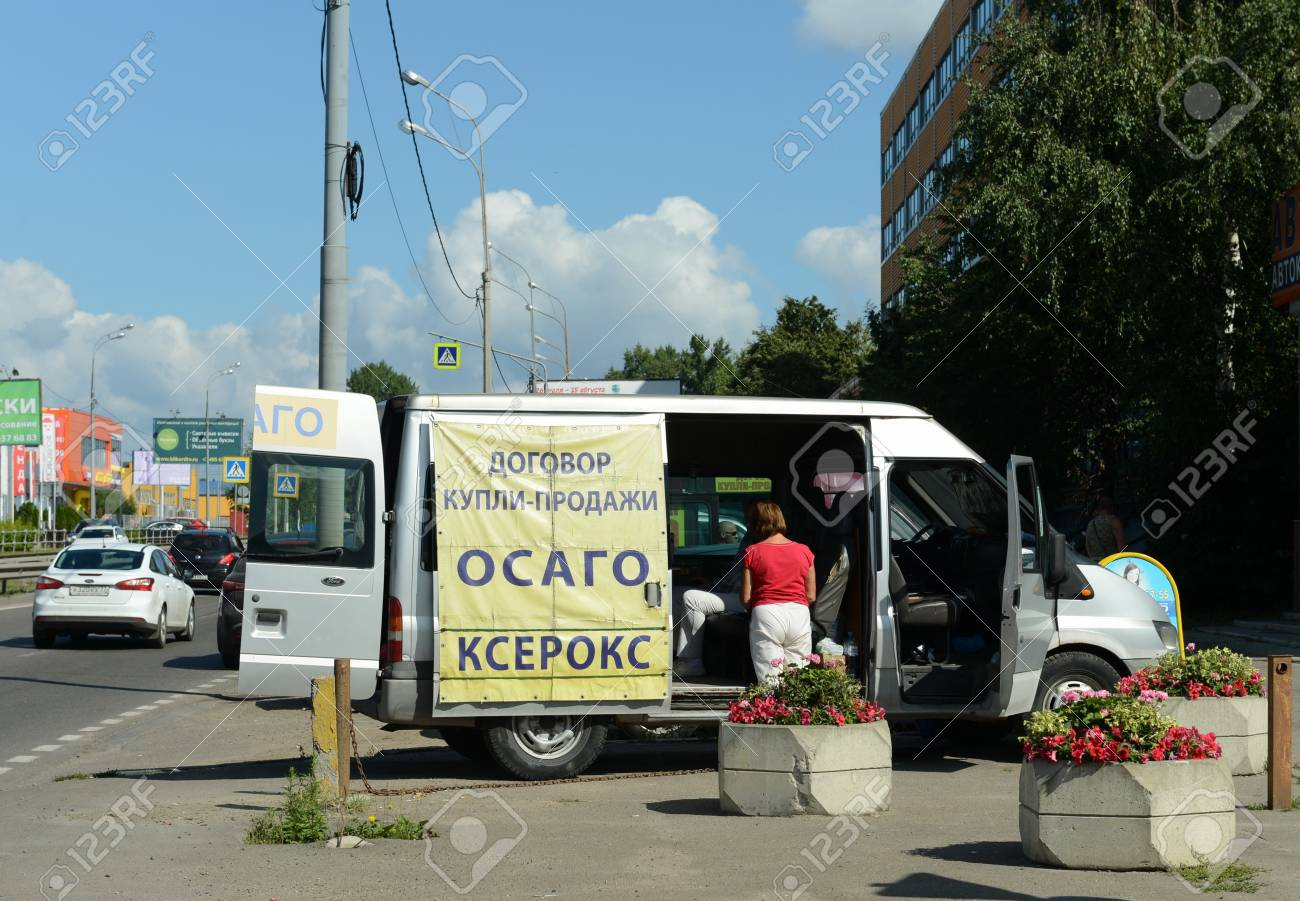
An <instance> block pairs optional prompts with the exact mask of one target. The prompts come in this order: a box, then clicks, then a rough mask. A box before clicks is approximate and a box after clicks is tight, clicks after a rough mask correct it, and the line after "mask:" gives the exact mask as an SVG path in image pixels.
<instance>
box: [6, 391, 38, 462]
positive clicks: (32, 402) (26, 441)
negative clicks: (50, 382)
mask: <svg viewBox="0 0 1300 901" xmlns="http://www.w3.org/2000/svg"><path fill="white" fill-rule="evenodd" d="M40 443H41V380H40V379H4V380H3V381H0V444H18V445H23V446H25V447H39V446H40Z"/></svg>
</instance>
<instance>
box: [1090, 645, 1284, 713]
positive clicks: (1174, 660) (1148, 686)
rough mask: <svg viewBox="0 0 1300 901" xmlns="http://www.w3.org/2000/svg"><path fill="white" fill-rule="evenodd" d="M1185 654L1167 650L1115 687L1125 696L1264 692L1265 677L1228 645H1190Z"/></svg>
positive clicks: (1193, 696)
mask: <svg viewBox="0 0 1300 901" xmlns="http://www.w3.org/2000/svg"><path fill="white" fill-rule="evenodd" d="M1187 650H1188V651H1189V652H1190V653H1188V654H1187V656H1186V657H1183V655H1181V654H1179V653H1177V652H1172V651H1171V652H1170V653H1168V654H1166V655H1164V656H1163V657H1161V658H1160V659H1159V660H1157V661H1156V662H1155V663H1153V664H1151V665H1150V666H1147V667H1143V668H1142V669H1140V670H1138V671H1137V672H1136V673H1134V674H1133V675H1131V676H1125V677H1124V678H1123V679H1120V680H1119V685H1117V686H1116V690H1117V691H1119V692H1121V693H1123V694H1127V695H1138V694H1140V693H1141V692H1143V691H1164V692H1168V693H1169V695H1170V696H1171V697H1177V698H1190V699H1192V700H1197V699H1199V698H1241V697H1246V696H1248V695H1262V694H1264V677H1263V676H1262V675H1260V673H1259V671H1258V670H1256V669H1255V667H1254V666H1252V665H1251V662H1250V658H1248V657H1245V656H1243V655H1241V654H1238V653H1236V652H1235V651H1231V650H1229V649H1228V648H1207V649H1206V650H1204V651H1197V650H1196V645H1194V644H1189V645H1188V646H1187Z"/></svg>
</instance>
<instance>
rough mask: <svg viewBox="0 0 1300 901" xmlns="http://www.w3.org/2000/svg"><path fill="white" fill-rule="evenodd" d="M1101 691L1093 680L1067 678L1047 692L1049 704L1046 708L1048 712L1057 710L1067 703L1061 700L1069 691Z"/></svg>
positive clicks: (1078, 677) (1077, 677)
mask: <svg viewBox="0 0 1300 901" xmlns="http://www.w3.org/2000/svg"><path fill="white" fill-rule="evenodd" d="M1100 689H1101V686H1100V685H1098V684H1097V683H1096V682H1095V681H1094V680H1092V679H1085V678H1083V677H1080V676H1067V677H1065V678H1064V679H1061V680H1060V681H1059V682H1057V683H1056V684H1055V685H1053V686H1052V687H1051V690H1049V691H1048V692H1047V703H1046V704H1045V706H1046V708H1047V709H1048V710H1055V709H1056V708H1057V707H1060V706H1061V705H1062V704H1063V703H1065V702H1064V701H1062V700H1061V695H1063V694H1065V693H1066V692H1067V691H1080V692H1082V691H1099V690H1100Z"/></svg>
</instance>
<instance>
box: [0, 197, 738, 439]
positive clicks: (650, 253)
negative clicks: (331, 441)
mask: <svg viewBox="0 0 1300 901" xmlns="http://www.w3.org/2000/svg"><path fill="white" fill-rule="evenodd" d="M488 212H489V221H490V224H491V227H492V236H493V241H494V242H495V243H496V244H497V245H499V246H500V248H501V249H502V250H504V251H505V252H506V253H508V254H510V255H511V256H513V257H514V258H515V259H517V260H519V261H520V262H522V263H523V264H524V265H525V266H527V267H528V269H529V272H530V274H531V275H532V277H533V279H535V280H536V283H537V284H538V285H540V286H542V287H543V288H545V289H547V290H548V291H550V292H552V293H554V294H555V295H557V296H558V297H560V298H561V299H562V300H563V301H564V303H565V304H566V305H567V308H568V319H569V329H570V351H571V356H572V360H573V362H574V363H575V364H577V363H578V361H579V360H580V359H581V360H582V362H581V365H575V369H576V371H577V373H579V374H581V375H584V376H588V377H599V376H602V375H604V373H605V371H606V369H607V368H608V367H609V366H610V365H611V364H615V363H618V362H620V361H621V359H622V351H623V350H624V348H626V347H630V346H631V345H632V344H634V343H636V342H637V341H641V342H643V343H649V344H658V343H671V344H674V345H677V346H681V345H684V344H685V343H686V341H687V339H688V336H689V334H690V332H691V331H698V332H702V333H704V334H706V335H708V336H710V337H715V336H719V335H723V336H726V337H728V338H729V339H731V340H732V342H733V343H736V342H739V341H743V340H744V338H745V337H747V336H748V335H749V334H750V332H751V331H752V330H753V329H754V327H755V326H756V325H757V323H758V311H757V310H756V308H755V307H754V305H753V304H752V303H751V301H750V289H749V286H748V285H747V284H746V283H745V282H743V281H740V280H738V279H737V278H736V277H733V276H732V275H730V274H729V273H730V272H732V271H737V270H740V269H741V268H743V260H742V259H741V258H740V256H739V254H738V252H736V251H735V250H732V249H730V248H727V247H724V246H720V245H718V244H717V243H716V234H714V230H715V229H716V227H717V224H718V219H717V216H716V215H715V214H714V213H713V212H711V211H710V210H708V209H706V208H705V207H704V206H702V205H700V204H699V203H697V202H696V201H694V200H692V199H690V198H688V197H670V198H667V199H665V200H664V201H662V202H661V203H660V204H659V206H658V208H657V209H655V210H654V212H652V213H636V214H632V215H629V216H625V217H624V218H622V219H620V220H619V221H617V222H615V223H614V224H613V225H610V226H609V227H608V228H603V229H600V230H598V231H596V233H595V234H594V235H593V234H591V233H588V232H586V231H585V230H584V229H582V227H581V226H579V225H577V224H575V223H574V222H573V220H572V219H571V218H570V217H569V216H568V214H567V213H566V211H565V210H564V208H563V207H562V206H561V205H559V204H544V205H538V204H536V203H534V201H533V199H532V198H531V197H530V196H529V195H528V194H526V193H524V192H522V191H503V192H498V193H495V194H490V195H489V196H488ZM446 237H447V241H448V246H449V250H450V252H451V257H452V260H453V261H454V262H455V263H456V264H457V274H458V275H459V276H460V279H461V284H463V285H465V286H467V287H470V286H474V285H477V284H478V281H479V270H480V268H481V266H482V243H481V241H482V238H481V235H480V232H479V215H478V202H477V200H475V201H474V202H473V203H472V204H471V205H469V206H467V207H465V208H464V209H462V210H461V211H460V212H459V213H458V214H457V215H456V216H455V218H454V220H453V222H452V226H451V228H450V229H449V230H448V231H447V233H446ZM606 247H608V248H609V250H606ZM430 249H431V253H433V254H437V257H436V259H435V258H432V257H431V260H430V262H429V264H428V266H429V267H430V268H428V269H427V270H426V274H425V278H426V280H427V281H428V282H429V284H430V287H431V288H432V290H434V291H435V292H436V296H437V298H438V303H439V305H440V306H441V307H442V308H443V309H444V310H445V311H446V312H447V313H448V314H449V315H451V316H453V317H454V318H456V319H460V318H462V317H468V318H467V319H466V321H464V322H463V323H462V324H460V325H453V324H449V323H448V322H447V321H446V320H445V319H443V318H442V317H440V316H439V315H438V314H437V313H435V311H434V309H433V306H432V305H431V304H430V303H429V302H428V300H427V298H425V297H424V296H423V294H422V293H414V294H413V293H408V292H407V291H405V290H404V289H403V288H402V287H401V286H400V285H399V284H398V283H397V282H396V281H395V280H394V278H393V277H392V275H391V274H390V273H389V272H387V271H386V270H384V269H382V268H378V267H375V266H372V265H366V264H364V263H360V262H359V261H355V260H354V263H353V270H352V272H353V275H352V283H351V286H350V290H349V300H350V303H349V324H348V334H347V344H348V347H349V355H348V368H349V370H350V369H353V368H355V367H356V366H358V365H360V363H361V362H362V361H368V360H377V359H384V360H386V361H387V362H389V363H390V364H391V365H393V366H394V367H396V368H397V369H398V370H399V371H402V372H405V373H407V374H409V375H410V376H411V377H412V378H414V379H415V381H416V382H417V383H418V384H419V385H420V386H421V388H422V389H424V390H426V391H477V390H479V387H480V380H481V377H482V375H481V370H480V368H479V366H478V365H477V364H478V351H477V350H476V349H474V348H472V347H467V348H466V349H465V364H464V368H463V369H462V370H461V371H459V372H452V373H441V372H439V373H435V372H434V370H433V367H432V364H431V358H432V350H433V340H434V339H433V338H432V337H430V335H429V334H428V333H429V332H430V331H439V332H443V333H447V334H451V335H454V336H457V337H463V338H466V339H468V340H471V341H473V340H477V337H478V331H479V324H478V317H477V316H476V315H474V314H473V306H472V304H471V303H470V302H469V301H467V300H465V299H464V298H461V297H460V296H459V295H458V294H456V293H455V291H454V289H453V288H452V287H451V285H450V279H449V278H448V277H447V275H446V272H445V269H444V268H443V267H442V260H441V252H440V251H438V250H437V248H436V245H431V248H430ZM610 251H613V253H616V254H618V255H619V256H620V257H622V258H623V260H624V261H625V262H626V263H627V265H628V267H629V268H630V269H631V270H632V271H633V272H635V273H637V274H638V275H639V276H640V278H641V279H642V280H644V282H645V283H646V285H647V286H648V287H655V286H656V283H658V282H660V280H661V279H662V283H661V284H658V287H656V289H655V290H656V293H657V294H658V296H659V297H660V298H662V300H663V302H664V304H665V305H666V306H667V307H668V309H669V310H671V311H672V312H671V314H670V313H669V312H667V311H665V309H664V307H663V306H661V305H660V304H659V302H658V301H656V300H655V299H654V298H653V297H650V298H646V299H645V300H644V301H643V302H642V303H641V304H640V306H639V307H637V309H636V311H635V312H633V313H632V314H631V315H630V316H627V318H626V319H625V320H623V321H621V322H620V320H621V319H622V317H623V316H624V314H625V313H627V312H628V311H629V310H632V309H633V308H634V307H636V305H637V302H638V301H639V300H641V299H642V297H643V296H644V295H645V294H646V289H645V288H643V287H642V286H641V285H640V284H638V282H637V281H636V279H634V278H633V277H632V275H630V274H629V273H628V272H627V270H625V269H624V268H623V267H622V266H621V265H620V264H619V263H618V262H617V261H616V260H615V258H614V257H613V256H612V255H611V253H610ZM435 262H436V263H437V268H432V267H433V266H434V263H435ZM493 264H494V266H495V269H496V277H497V278H498V279H500V280H501V281H503V282H506V283H508V284H510V285H513V286H514V287H515V288H516V289H517V290H519V291H521V292H523V293H524V294H527V293H528V288H527V279H525V278H524V277H523V275H522V274H521V273H520V272H519V271H518V270H517V269H516V268H515V267H513V266H512V265H511V264H510V263H508V262H507V261H506V260H504V259H502V258H501V257H500V256H495V259H494V260H493ZM494 295H495V296H494V304H495V309H494V311H493V329H494V344H495V345H496V346H497V347H499V348H501V349H502V350H507V351H511V352H513V353H516V354H519V355H521V356H525V357H526V356H528V354H529V328H528V312H527V311H526V309H525V305H524V301H523V300H522V299H521V298H520V297H518V296H516V295H515V294H512V293H511V292H510V291H508V290H507V289H506V288H504V287H502V286H500V285H497V286H496V287H495V289H494ZM260 299H261V298H260V297H250V298H249V299H248V303H247V307H246V308H240V307H238V305H236V313H237V315H238V319H242V318H243V317H244V316H245V315H247V314H248V313H250V312H252V311H253V308H254V305H255V304H256V303H257V302H258V301H259V300H260ZM303 300H304V301H306V302H308V303H310V304H312V305H313V309H311V310H308V309H306V308H304V307H303V306H302V305H301V304H299V302H298V301H297V300H296V299H294V297H293V295H292V294H289V293H288V291H287V290H286V289H281V291H280V293H279V294H277V295H276V296H275V298H274V299H273V300H272V301H271V302H269V303H267V304H266V305H265V306H263V307H262V308H261V309H260V310H259V311H258V312H257V313H256V314H255V315H254V316H253V317H252V318H251V319H250V320H249V321H248V322H247V323H246V324H241V323H240V322H239V321H238V320H235V321H231V322H223V323H217V324H213V325H209V326H205V327H201V328H199V327H195V326H193V325H191V324H190V323H188V322H186V321H185V320H184V319H181V318H179V317H177V316H175V315H173V314H170V313H168V314H163V315H158V316H141V315H139V313H138V312H136V311H132V310H130V309H120V310H109V311H105V312H98V313H91V312H88V311H86V310H85V309H82V308H81V307H80V306H79V304H78V301H77V298H76V294H75V291H74V289H73V286H71V285H69V284H68V283H67V282H65V281H64V280H63V279H61V278H60V277H59V276H58V275H57V274H56V273H54V272H51V271H50V270H49V269H47V268H46V267H44V266H42V265H41V264H40V263H37V262H33V261H30V260H21V259H19V260H3V259H0V316H2V317H3V318H0V348H4V349H5V350H4V351H3V353H0V365H2V366H5V367H15V368H17V369H18V370H19V371H20V372H21V373H22V374H23V375H24V376H31V377H37V378H41V379H43V380H44V382H45V384H46V388H47V390H46V395H45V403H46V405H47V406H63V405H77V406H82V407H84V406H85V404H86V403H87V400H88V398H89V394H90V385H89V381H90V353H91V348H92V347H94V345H95V342H96V341H97V340H98V339H99V338H100V337H101V336H103V335H105V334H108V333H109V332H111V331H113V330H115V329H116V328H118V327H119V326H121V325H123V324H124V323H126V322H134V323H135V328H134V329H132V330H131V332H130V333H129V335H128V336H127V338H125V339H123V340H121V341H114V342H112V343H111V344H108V345H105V346H104V348H103V349H101V350H100V352H99V355H98V357H97V363H96V370H95V384H96V395H97V397H98V399H99V403H100V405H101V406H100V409H101V411H102V412H104V413H105V414H106V415H109V416H112V417H114V418H120V419H123V420H125V421H126V422H128V423H129V424H130V425H132V426H134V427H135V428H136V429H138V430H140V431H141V432H142V433H144V432H147V430H148V429H149V426H150V420H151V419H152V418H153V417H155V416H164V415H167V414H168V413H169V412H170V411H171V410H173V409H177V408H179V409H180V410H181V411H182V413H183V414H185V415H190V416H197V415H202V413H203V401H204V389H205V386H206V385H207V381H208V377H209V376H210V375H211V374H212V373H213V372H216V371H218V370H219V369H221V368H223V367H225V366H229V365H230V364H231V363H233V362H235V361H240V363H241V366H240V368H239V369H238V370H237V372H236V373H235V375H233V376H230V377H223V378H218V379H216V380H214V381H213V382H212V385H211V409H212V413H213V415H215V414H216V413H217V412H218V411H220V412H224V413H226V414H227V415H228V416H243V417H245V418H248V416H249V415H250V413H251V407H252V400H253V388H254V386H256V385H258V384H273V385H314V384H316V375H317V371H316V352H317V340H318V339H317V336H318V332H319V321H318V320H317V318H316V315H315V299H314V298H309V297H306V296H304V297H303ZM537 301H538V307H539V308H540V309H543V310H546V311H547V312H552V311H553V310H554V312H556V313H557V314H558V309H555V308H553V307H552V306H551V303H550V301H549V299H547V298H545V297H543V296H541V295H538V297H537ZM679 319H680V321H678V320H679ZM683 323H684V324H683ZM611 330H612V331H611ZM536 331H537V333H538V334H540V335H541V336H542V337H544V338H546V339H547V340H550V341H552V342H554V343H555V344H561V343H562V341H561V333H560V329H559V327H558V325H557V324H556V323H554V322H553V321H551V320H549V319H546V318H544V317H538V319H537V328H536ZM606 336H607V337H606ZM602 338H603V339H604V340H602ZM542 353H543V354H545V355H546V356H548V357H551V358H552V359H554V360H556V362H555V363H552V364H548V369H549V373H550V375H551V376H552V377H558V376H559V375H560V374H561V372H562V366H561V364H560V362H559V358H560V356H561V355H560V353H559V352H558V351H554V350H551V349H549V348H543V349H542ZM583 358H585V359H583ZM500 362H501V366H502V368H503V369H504V370H505V371H506V373H507V375H508V376H509V378H510V382H511V384H512V385H513V386H514V387H516V388H517V387H519V385H520V384H522V381H523V370H522V369H521V368H520V367H519V366H518V365H513V366H512V365H511V364H510V363H509V362H508V361H507V360H506V359H504V358H502V359H501V361H500ZM495 380H496V383H497V388H498V390H501V387H502V386H501V380H500V377H499V376H497V377H496V379H495Z"/></svg>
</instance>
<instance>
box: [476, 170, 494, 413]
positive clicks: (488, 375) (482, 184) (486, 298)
mask: <svg viewBox="0 0 1300 901" xmlns="http://www.w3.org/2000/svg"><path fill="white" fill-rule="evenodd" d="M482 158H483V147H482V145H481V144H480V145H479V159H480V161H481V160H482ZM478 198H479V205H480V206H481V207H482V208H483V216H482V220H483V393H484V394H491V393H492V251H491V245H490V244H488V221H487V181H486V179H485V178H484V177H483V167H482V164H481V162H480V165H479V170H478Z"/></svg>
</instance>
